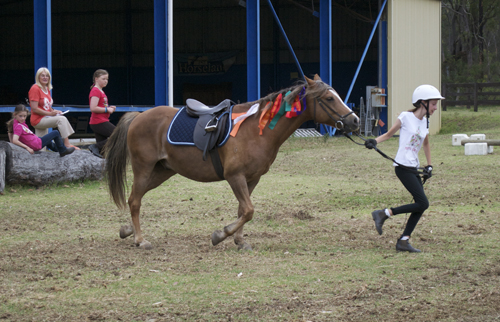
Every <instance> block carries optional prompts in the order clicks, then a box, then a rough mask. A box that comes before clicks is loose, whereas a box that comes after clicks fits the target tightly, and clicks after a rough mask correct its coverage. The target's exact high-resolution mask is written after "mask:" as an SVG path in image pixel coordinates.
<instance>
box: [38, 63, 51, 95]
mask: <svg viewBox="0 0 500 322" xmlns="http://www.w3.org/2000/svg"><path fill="white" fill-rule="evenodd" d="M43 72H45V73H46V74H47V75H49V84H48V86H47V87H48V90H49V91H51V90H52V76H51V75H50V72H49V70H48V68H47V67H40V68H38V70H37V72H36V75H35V83H36V84H37V85H38V86H39V87H40V88H43V86H42V84H41V83H40V74H42V73H43Z"/></svg>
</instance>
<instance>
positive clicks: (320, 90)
mask: <svg viewBox="0 0 500 322" xmlns="http://www.w3.org/2000/svg"><path fill="white" fill-rule="evenodd" d="M304 87H305V89H306V94H305V95H306V96H308V95H312V96H314V97H320V96H321V95H323V94H324V93H325V92H326V91H327V90H329V89H331V87H330V85H328V84H326V83H324V82H322V81H320V80H318V81H315V84H314V86H308V84H307V83H306V82H305V81H298V82H297V84H295V85H294V86H292V87H289V88H285V89H282V90H280V91H278V92H274V93H271V94H268V95H267V96H265V97H262V98H260V99H259V100H257V101H255V102H254V104H255V103H258V104H259V110H262V109H263V108H264V107H265V106H266V104H267V103H268V102H274V100H275V99H276V97H278V95H279V94H282V95H283V99H284V100H285V101H286V102H287V103H289V104H292V103H293V101H294V100H295V97H296V96H297V95H299V94H300V92H301V91H302V89H303V88H304ZM288 92H290V95H288V96H287V97H284V95H285V94H286V93H288Z"/></svg>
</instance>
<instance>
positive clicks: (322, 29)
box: [319, 0, 337, 136]
mask: <svg viewBox="0 0 500 322" xmlns="http://www.w3.org/2000/svg"><path fill="white" fill-rule="evenodd" d="M319 76H320V77H321V79H322V80H323V82H325V83H327V84H329V85H330V86H331V85H332V0H320V2H319ZM336 130H337V129H336V128H334V127H331V126H328V125H323V124H320V133H321V134H326V133H328V135H330V136H334V135H335V132H336Z"/></svg>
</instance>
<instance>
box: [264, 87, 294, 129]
mask: <svg viewBox="0 0 500 322" xmlns="http://www.w3.org/2000/svg"><path fill="white" fill-rule="evenodd" d="M290 93H291V91H288V92H287V93H286V94H285V97H287V96H288V95H289V94H290ZM285 97H283V100H282V103H281V106H280V109H279V111H278V113H276V115H275V116H274V117H273V119H272V121H271V123H269V128H270V129H271V130H272V129H274V127H275V126H276V123H278V120H279V119H280V117H282V116H283V115H285V113H286V112H289V111H291V110H292V105H290V104H289V103H287V102H286V100H285Z"/></svg>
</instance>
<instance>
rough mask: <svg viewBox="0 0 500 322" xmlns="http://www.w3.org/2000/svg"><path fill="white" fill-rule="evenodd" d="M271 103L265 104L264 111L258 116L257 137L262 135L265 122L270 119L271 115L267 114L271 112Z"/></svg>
mask: <svg viewBox="0 0 500 322" xmlns="http://www.w3.org/2000/svg"><path fill="white" fill-rule="evenodd" d="M271 103H272V102H271V101H269V102H267V104H266V107H264V109H263V110H262V113H261V114H260V118H259V129H260V131H259V135H262V130H264V128H265V127H266V124H267V122H269V119H270V117H271V113H269V112H270V111H271V109H270V107H271Z"/></svg>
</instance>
